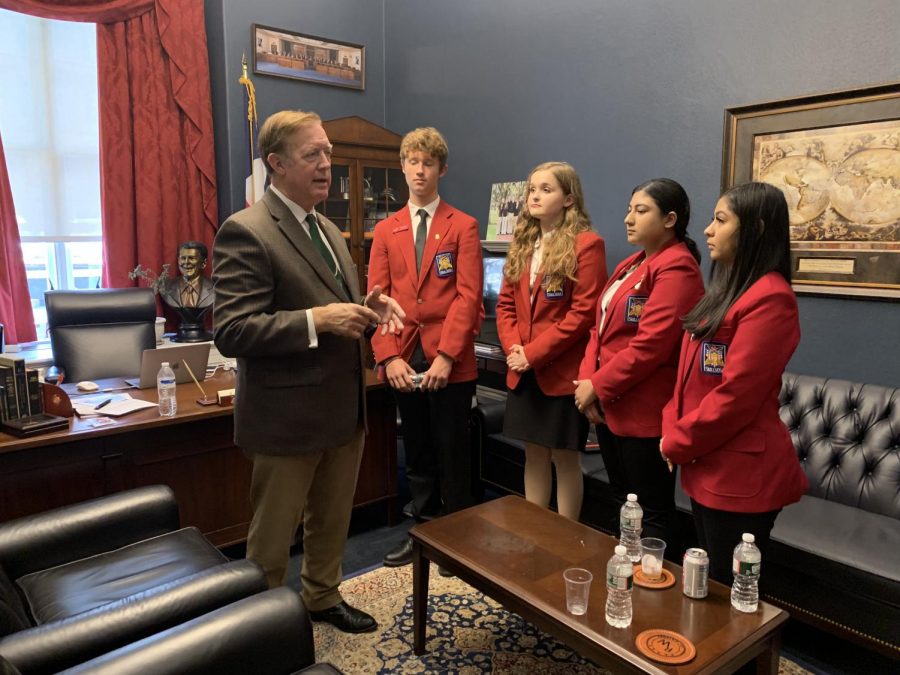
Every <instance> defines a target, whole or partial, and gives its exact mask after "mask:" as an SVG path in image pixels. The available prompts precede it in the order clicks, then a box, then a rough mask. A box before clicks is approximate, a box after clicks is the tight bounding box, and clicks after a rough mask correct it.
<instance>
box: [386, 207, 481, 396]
mask: <svg viewBox="0 0 900 675" xmlns="http://www.w3.org/2000/svg"><path fill="white" fill-rule="evenodd" d="M483 276H484V270H483V269H482V266H481V241H480V239H479V236H478V221H476V220H475V219H474V218H472V217H471V216H467V215H466V214H465V213H463V212H462V211H458V210H457V209H455V208H453V207H452V206H450V205H449V204H448V203H447V202H445V201H444V200H441V201H440V203H439V204H438V207H437V210H436V211H435V213H434V218H433V219H432V221H431V226H430V227H429V229H428V241H427V242H426V243H425V252H424V253H423V255H422V269H421V270H419V271H418V273H417V271H416V248H415V240H414V228H413V227H412V222H411V219H410V213H409V207H408V206H404V207H403V208H402V209H400V210H399V211H397V212H396V213H394V214H391V215H390V216H388V217H387V218H385V219H384V220H382V221H381V222H380V223H378V224H377V225H376V226H375V234H374V239H373V240H372V252H371V256H370V258H369V290H371V289H372V288H373V287H374V286H375V285H376V284H380V285H381V287H382V289H383V291H384V293H386V294H387V295H389V296H391V297H392V298H394V300H396V301H397V302H399V303H400V306H401V307H402V308H403V311H405V312H406V318H405V319H404V320H403V331H402V332H401V333H400V334H399V335H391V334H390V333H389V334H387V335H381V331H376V332H375V334H374V335H373V336H372V348H373V350H374V351H375V360H376V362H378V363H383V362H384V361H386V360H387V359H390V358H392V357H395V356H399V357H401V358H403V359H404V360H405V361H409V358H410V356H411V355H412V352H413V349H414V348H415V344H416V340H417V339H419V340H421V342H422V349H423V351H424V352H425V358H427V359H428V361H429V363H430V362H431V361H433V360H434V358H435V357H436V356H437V355H438V353H439V352H440V353H442V354H446V355H447V356H449V357H450V358H452V359H453V360H454V365H453V370H452V371H450V378H449V381H450V382H467V381H469V380H474V379H476V378H477V377H478V369H477V367H476V365H475V336H476V335H478V331H479V330H480V328H481V321H482V319H484V303H483V302H482V281H483V279H482V277H483Z"/></svg>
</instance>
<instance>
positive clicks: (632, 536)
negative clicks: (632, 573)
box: [619, 492, 644, 562]
mask: <svg viewBox="0 0 900 675" xmlns="http://www.w3.org/2000/svg"><path fill="white" fill-rule="evenodd" d="M643 519H644V509H642V508H641V505H640V504H638V500H637V495H636V494H634V493H633V492H631V493H629V494H628V500H627V501H626V502H625V503H624V504H622V510H621V511H619V543H620V544H622V546H624V547H625V548H626V549H627V551H628V558H629V559H630V560H631V562H640V561H641V529H642V528H641V522H642V521H643Z"/></svg>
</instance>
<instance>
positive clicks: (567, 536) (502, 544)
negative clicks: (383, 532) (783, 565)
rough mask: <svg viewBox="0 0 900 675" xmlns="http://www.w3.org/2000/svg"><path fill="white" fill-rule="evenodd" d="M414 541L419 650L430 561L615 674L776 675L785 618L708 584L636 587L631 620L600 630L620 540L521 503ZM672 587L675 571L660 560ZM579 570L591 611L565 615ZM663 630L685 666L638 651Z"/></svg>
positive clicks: (461, 516) (488, 508)
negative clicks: (684, 646) (677, 643)
mask: <svg viewBox="0 0 900 675" xmlns="http://www.w3.org/2000/svg"><path fill="white" fill-rule="evenodd" d="M409 534H410V536H411V537H412V541H413V640H414V649H415V653H416V654H422V653H423V652H424V651H425V647H426V644H425V618H426V616H427V603H428V570H429V561H434V562H436V563H438V564H439V565H442V566H443V567H445V568H447V569H448V570H450V571H451V572H453V573H454V574H456V575H457V576H459V577H460V578H461V579H462V580H463V581H465V582H467V583H468V584H470V585H471V586H473V587H475V588H477V589H479V590H480V591H482V592H483V593H485V594H486V595H489V596H490V597H492V598H494V599H495V600H496V601H497V602H499V603H500V604H502V605H503V606H504V607H506V608H507V609H508V610H510V611H512V612H515V613H516V614H518V615H520V616H522V617H523V618H525V619H526V620H528V621H530V622H531V623H533V624H534V625H536V626H537V627H538V628H540V629H541V630H544V631H546V632H548V633H550V634H551V635H555V636H556V637H557V638H559V639H560V640H562V641H563V642H565V643H566V644H568V645H569V646H570V647H572V648H573V649H575V650H576V651H577V652H578V653H579V654H581V655H582V656H584V657H586V658H589V659H591V660H593V661H596V662H597V663H599V664H600V665H602V666H604V667H606V668H609V669H610V670H611V671H612V672H614V673H653V674H654V675H663V674H664V673H672V672H678V673H680V674H682V675H690V674H694V673H696V674H700V673H703V674H709V675H712V674H713V673H733V672H734V671H735V670H737V669H738V668H739V667H741V666H742V665H743V664H745V663H747V662H748V661H751V660H754V659H755V661H756V672H757V673H759V674H760V675H761V674H762V673H769V674H770V675H775V674H776V673H777V672H778V654H779V647H780V643H781V630H782V628H783V626H784V622H785V621H787V619H788V615H787V613H786V612H783V611H782V610H780V609H778V608H777V607H774V606H772V605H770V604H768V603H765V602H760V603H759V609H758V610H757V611H756V612H755V613H753V614H742V613H740V612H738V611H736V610H733V609H732V608H731V595H730V589H729V588H728V587H727V586H723V585H722V584H720V583H717V582H715V581H712V580H710V582H709V596H708V597H706V598H704V599H702V600H694V599H692V598H689V597H687V596H685V595H684V594H683V593H682V591H681V584H680V583H676V584H675V586H673V587H671V588H667V589H665V590H651V589H647V588H641V587H639V586H637V585H635V586H634V592H633V595H632V602H633V606H634V618H633V619H632V623H631V626H629V627H628V628H613V627H611V626H610V625H609V624H607V623H606V615H605V606H606V583H605V579H606V563H607V562H608V561H609V558H610V557H611V556H612V553H613V548H614V547H615V544H616V543H617V542H616V540H615V539H613V538H612V537H610V536H608V535H605V534H603V533H601V532H598V531H596V530H593V529H591V528H589V527H586V526H584V525H582V524H581V523H577V522H575V521H574V520H569V519H568V518H564V517H562V516H560V515H558V514H556V513H554V512H553V511H550V510H549V509H544V508H540V507H539V506H536V505H534V504H531V503H530V502H526V501H525V500H524V499H521V498H519V497H503V498H502V499H496V500H494V501H491V502H487V503H485V504H480V505H478V506H473V507H472V508H469V509H465V510H463V511H457V512H456V513H452V514H450V515H449V516H444V517H443V518H437V519H435V520H432V521H429V522H427V523H420V524H418V525H416V526H415V527H413V528H412V529H411V530H410V531H409ZM664 565H665V567H666V569H668V570H670V571H671V572H672V573H673V574H674V575H675V578H676V579H677V580H679V581H680V579H681V568H680V567H679V566H678V565H675V564H673V563H671V562H669V561H666V562H665V563H664ZM568 567H584V568H586V569H588V570H591V571H592V572H593V573H594V581H593V583H592V584H591V591H590V599H589V601H588V611H587V613H586V614H584V615H583V616H574V615H572V614H569V613H568V612H567V611H566V599H565V596H566V593H565V584H564V582H563V571H564V570H565V569H566V568H568ZM651 628H665V629H668V630H674V631H676V632H679V633H681V634H682V635H685V636H686V637H687V638H688V639H690V640H691V641H692V642H693V643H694V645H695V646H696V647H697V656H696V657H695V658H694V659H693V660H692V661H690V662H689V663H686V664H684V665H682V666H678V667H677V668H676V667H668V666H664V665H662V664H659V663H656V662H654V661H650V660H648V659H647V658H646V657H644V655H643V654H641V653H640V652H639V651H638V649H637V647H636V646H635V637H636V636H637V635H638V634H639V633H641V632H642V631H644V630H647V629H651Z"/></svg>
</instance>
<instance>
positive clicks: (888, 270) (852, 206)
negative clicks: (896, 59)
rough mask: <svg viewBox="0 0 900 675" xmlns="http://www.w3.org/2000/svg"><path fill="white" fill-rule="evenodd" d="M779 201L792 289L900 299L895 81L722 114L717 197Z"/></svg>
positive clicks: (899, 132) (899, 104)
mask: <svg viewBox="0 0 900 675" xmlns="http://www.w3.org/2000/svg"><path fill="white" fill-rule="evenodd" d="M751 180H758V181H764V182H766V183H771V184H772V185H775V186H777V187H778V188H780V189H781V190H782V191H783V192H784V195H785V197H786V198H787V202H788V208H789V210H790V224H791V262H792V266H793V270H792V275H793V282H794V288H795V290H796V291H797V292H800V293H814V294H819V295H853V296H864V297H872V298H900V82H895V83H891V84H883V85H878V86H872V87H866V88H863V89H854V90H850V91H840V92H832V93H828V94H817V95H813V96H804V97H800V98H793V99H787V100H783V101H772V102H768V103H757V104H753V105H746V106H740V107H733V108H726V110H725V130H724V138H723V144H722V189H723V191H724V190H725V189H727V188H729V187H731V186H732V185H737V184H739V183H744V182H747V181H751Z"/></svg>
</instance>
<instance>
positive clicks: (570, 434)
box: [503, 370, 589, 451]
mask: <svg viewBox="0 0 900 675" xmlns="http://www.w3.org/2000/svg"><path fill="white" fill-rule="evenodd" d="M588 426H589V425H588V421H587V417H585V416H584V415H582V414H581V413H580V412H578V408H576V407H575V394H574V391H573V393H572V394H569V395H568V396H547V394H545V393H544V392H542V391H541V388H540V387H539V386H538V383H537V378H536V377H535V375H534V371H533V370H529V371H527V372H526V373H525V374H524V375H522V378H521V379H520V380H519V384H518V385H517V386H516V388H515V389H510V390H509V392H508V393H507V395H506V414H505V415H504V417H503V434H504V435H505V436H509V437H510V438H515V439H516V440H520V441H527V442H529V443H536V444H537V445H543V446H544V447H546V448H563V449H567V450H580V451H584V445H585V443H586V442H587V435H588Z"/></svg>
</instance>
